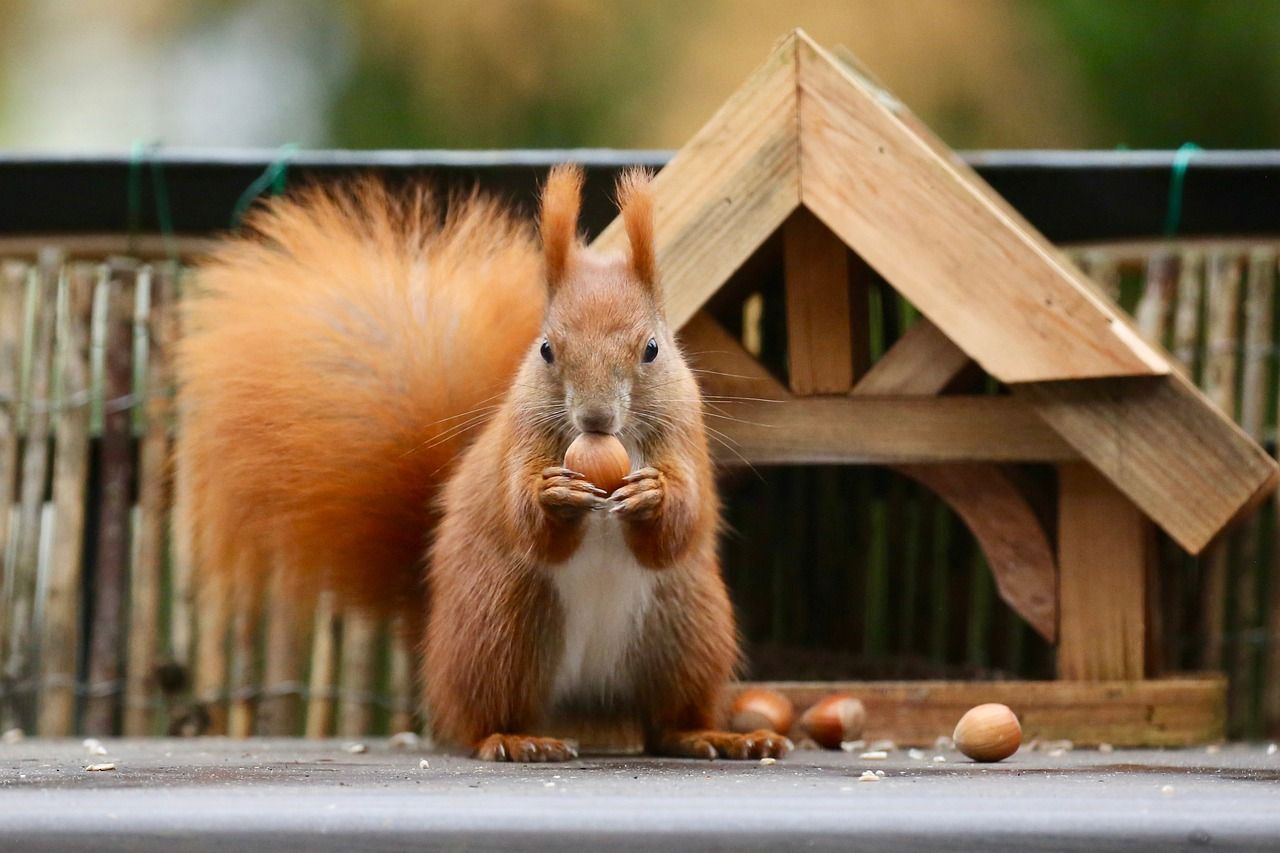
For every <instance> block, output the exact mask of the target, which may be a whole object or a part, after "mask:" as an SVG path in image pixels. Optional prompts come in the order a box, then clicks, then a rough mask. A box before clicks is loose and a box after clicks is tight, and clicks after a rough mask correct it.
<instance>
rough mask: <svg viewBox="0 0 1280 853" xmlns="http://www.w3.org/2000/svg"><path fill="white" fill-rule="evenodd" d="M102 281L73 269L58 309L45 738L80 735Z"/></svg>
mask: <svg viewBox="0 0 1280 853" xmlns="http://www.w3.org/2000/svg"><path fill="white" fill-rule="evenodd" d="M96 278H97V270H96V269H95V267H94V266H91V265H89V264H76V265H74V266H73V267H71V269H70V270H69V271H68V275H67V283H66V288H65V292H64V295H63V298H62V300H61V301H60V303H59V305H58V372H59V376H60V377H61V380H62V391H61V405H60V406H59V411H58V418H57V423H56V425H55V427H54V449H55V457H54V461H53V506H54V510H53V512H54V529H53V551H52V554H51V555H50V559H49V584H48V590H47V593H46V597H45V613H44V626H43V631H42V640H41V643H40V645H41V648H42V649H43V654H42V655H41V662H40V664H41V671H42V672H43V677H42V679H41V681H42V683H43V689H42V691H41V696H40V725H39V732H40V734H41V736H43V737H69V736H71V735H72V734H73V733H74V732H75V719H76V681H77V679H76V674H77V672H76V665H77V662H78V660H79V657H80V637H81V631H80V595H81V591H82V590H81V587H82V584H83V573H84V522H85V498H86V492H87V491H88V485H89V393H90V388H89V386H90V381H89V335H90V332H89V326H90V323H91V319H92V313H93V292H94V286H95V284H96ZM5 510H6V511H7V510H8V507H7V505H6V506H5Z"/></svg>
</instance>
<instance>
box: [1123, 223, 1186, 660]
mask: <svg viewBox="0 0 1280 853" xmlns="http://www.w3.org/2000/svg"><path fill="white" fill-rule="evenodd" d="M1178 266H1179V264H1178V256H1177V255H1176V254H1174V253H1173V252H1172V251H1170V250H1168V249H1164V248H1159V249H1156V250H1155V251H1153V252H1152V254H1151V255H1150V256H1149V257H1148V258H1147V266H1146V271H1145V275H1144V277H1143V286H1142V293H1141V295H1140V296H1139V298H1138V304H1137V307H1136V308H1135V309H1134V322H1135V324H1136V325H1137V327H1138V332H1139V333H1140V334H1141V335H1142V336H1143V337H1144V338H1146V339H1147V340H1148V341H1150V342H1152V343H1153V344H1156V345H1158V346H1163V345H1164V344H1166V343H1167V342H1169V341H1171V340H1172V323H1173V305H1174V298H1175V297H1176V296H1177V292H1178ZM1153 557H1154V555H1153ZM1164 568H1165V567H1163V566H1161V565H1160V563H1159V560H1158V559H1153V560H1152V561H1151V564H1150V568H1149V570H1148V572H1147V675H1148V676H1155V675H1156V674H1158V673H1160V672H1162V671H1164V669H1165V668H1166V667H1167V666H1168V665H1169V663H1170V662H1171V661H1173V660H1175V657H1176V654H1177V649H1176V646H1175V645H1174V642H1175V641H1176V637H1175V636H1174V634H1173V632H1174V631H1175V630H1176V629H1175V628H1173V626H1174V625H1181V624H1183V623H1182V620H1181V619H1180V618H1179V617H1178V614H1177V613H1176V612H1175V611H1176V608H1177V602H1178V601H1179V598H1178V597H1177V596H1178V594H1179V592H1180V591H1181V589H1182V586H1181V584H1180V583H1179V579H1178V577H1177V576H1176V575H1177V573H1173V576H1170V575H1171V573H1170V572H1168V571H1162V569H1164Z"/></svg>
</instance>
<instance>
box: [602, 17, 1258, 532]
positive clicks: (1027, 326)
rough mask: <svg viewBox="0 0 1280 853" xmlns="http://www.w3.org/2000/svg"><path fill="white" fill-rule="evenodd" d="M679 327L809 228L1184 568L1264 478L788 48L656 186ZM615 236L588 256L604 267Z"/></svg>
mask: <svg viewBox="0 0 1280 853" xmlns="http://www.w3.org/2000/svg"><path fill="white" fill-rule="evenodd" d="M654 190H655V200H656V210H655V235H656V244H657V253H658V262H659V265H660V268H661V269H662V273H663V279H664V287H665V294H666V302H667V313H668V318H669V320H670V321H671V322H672V323H673V324H674V325H675V326H683V325H684V324H685V323H686V322H687V321H689V320H690V319H691V318H692V317H693V316H694V315H695V313H696V312H697V311H698V310H699V309H700V308H701V307H702V306H703V305H704V304H705V303H706V301H707V300H708V299H709V298H710V297H711V296H712V295H713V294H714V293H715V292H716V291H717V290H718V289H719V288H720V287H721V286H722V285H723V284H724V283H725V282H726V281H727V280H728V278H729V277H730V275H732V274H733V272H734V271H735V270H737V269H738V267H739V266H741V265H742V263H743V262H744V261H745V260H746V259H747V258H748V257H750V256H751V254H752V253H753V252H754V251H755V250H756V249H757V248H758V247H759V246H760V245H761V244H762V243H763V242H764V241H765V240H766V239H768V238H769V237H770V236H771V235H772V234H773V233H774V232H775V231H776V230H777V229H778V228H779V227H780V226H781V225H782V224H783V222H784V220H786V219H787V218H788V217H789V216H791V214H792V213H794V212H795V211H796V210H797V209H798V208H802V207H803V208H807V209H808V210H809V211H811V212H812V213H813V214H814V215H815V216H816V217H817V218H818V219H819V220H820V221H821V222H822V223H823V224H824V225H825V226H826V227H827V228H829V229H830V230H831V231H832V232H833V233H834V234H835V235H837V236H838V237H839V238H840V239H841V240H842V241H843V242H844V243H845V244H846V245H847V246H848V247H849V248H851V249H852V250H854V251H855V252H857V253H858V255H860V256H861V257H862V258H863V259H864V260H866V261H867V262H868V263H869V264H870V265H871V266H872V267H874V268H875V269H876V270H877V272H879V273H880V274H881V276H883V278H884V279H885V280H886V281H887V282H889V284H891V285H892V286H893V287H894V288H896V289H897V290H899V291H900V292H901V293H902V294H903V295H904V296H905V297H906V298H907V299H909V300H910V301H911V302H912V303H913V304H914V305H915V306H916V307H918V308H919V309H920V311H921V312H922V313H923V314H924V315H925V316H926V317H928V318H929V320H931V321H932V322H933V324H934V325H936V326H937V328H938V329H939V330H940V331H941V332H942V333H943V334H944V335H945V336H946V337H947V338H949V339H950V340H951V341H952V342H954V343H955V344H956V345H957V346H958V347H959V348H960V349H961V350H963V352H964V353H966V354H967V355H968V356H969V357H970V358H972V359H973V360H975V361H976V362H977V363H978V364H979V365H981V366H982V368H983V369H985V370H986V371H987V372H988V373H990V374H991V375H992V376H995V377H996V378H997V379H999V380H1001V381H1002V382H1005V383H1008V384H1010V385H1011V386H1012V387H1013V388H1014V390H1015V394H1018V395H1021V396H1022V397H1023V398H1024V400H1025V401H1026V402H1027V403H1029V404H1030V405H1031V406H1032V407H1033V408H1034V409H1035V411H1036V412H1037V413H1038V414H1039V415H1040V417H1041V418H1042V419H1043V420H1044V421H1045V422H1046V423H1047V424H1048V425H1049V426H1050V427H1052V428H1053V429H1054V430H1055V431H1056V432H1058V434H1059V435H1060V436H1061V437H1062V438H1063V439H1065V441H1066V442H1067V443H1068V444H1070V445H1071V446H1072V447H1074V449H1075V451H1076V452H1078V453H1079V454H1080V455H1081V456H1083V457H1084V458H1085V459H1087V460H1088V461H1090V462H1091V463H1092V464H1093V465H1094V466H1095V467H1096V468H1098V470H1100V471H1101V472H1102V473H1103V474H1104V475H1106V476H1107V477H1108V478H1109V479H1111V481H1112V482H1114V483H1115V484H1116V486H1117V487H1118V488H1120V489H1121V490H1122V491H1123V492H1125V494H1127V495H1128V496H1129V497H1130V499H1132V500H1133V501H1134V502H1135V503H1136V504H1138V506H1139V507H1141V508H1142V509H1143V511H1144V512H1146V513H1147V514H1148V515H1149V516H1151V518H1153V519H1154V520H1155V521H1156V522H1157V523H1159V524H1160V525H1161V526H1162V527H1164V529H1165V530H1166V531H1168V532H1169V533H1170V535H1172V536H1173V537H1174V539H1176V540H1177V541H1178V542H1179V543H1181V544H1182V545H1183V546H1184V547H1186V548H1187V549H1188V550H1190V551H1193V552H1195V551H1199V550H1200V549H1201V548H1202V547H1203V546H1204V545H1205V544H1206V543H1207V542H1208V541H1209V540H1210V539H1211V538H1212V537H1213V536H1214V535H1216V533H1217V532H1218V531H1219V530H1220V529H1221V528H1222V527H1223V526H1224V525H1225V524H1226V523H1227V522H1228V521H1229V520H1230V519H1231V518H1232V517H1233V516H1235V515H1236V514H1238V513H1240V512H1241V511H1243V510H1244V509H1245V508H1246V507H1248V506H1250V505H1251V504H1252V503H1253V502H1254V501H1256V500H1258V499H1259V498H1260V497H1261V496H1262V495H1265V494H1266V493H1267V492H1268V491H1269V490H1270V489H1271V488H1273V487H1274V485H1275V481H1276V477H1277V468H1276V465H1275V463H1274V461H1273V460H1272V459H1271V458H1270V457H1269V456H1267V454H1266V453H1265V452H1264V451H1263V450H1262V449H1261V448H1260V447H1258V446H1257V445H1256V443H1254V442H1253V441H1252V440H1250V439H1249V438H1248V437H1247V436H1245V435H1244V433H1243V432H1241V431H1240V430H1239V429H1238V428H1237V427H1236V426H1235V424H1234V423H1232V422H1231V421H1230V420H1229V419H1228V418H1226V417H1225V416H1223V415H1222V414H1221V413H1219V412H1218V411H1217V409H1215V408H1214V407H1213V406H1212V405H1211V404H1210V403H1209V402H1208V401H1207V400H1206V399H1205V398H1204V397H1203V396H1202V395H1201V394H1200V393H1199V392H1198V391H1197V390H1196V389H1195V388H1194V387H1193V386H1192V385H1191V384H1190V383H1189V382H1188V381H1187V380H1186V379H1185V378H1183V377H1182V375H1181V374H1180V373H1178V372H1177V371H1176V370H1173V369H1171V363H1172V362H1171V359H1170V358H1169V357H1168V356H1167V355H1166V354H1165V353H1163V352H1162V351H1161V350H1160V349H1159V347H1158V346H1155V345H1153V344H1151V343H1148V342H1146V341H1144V340H1143V339H1142V338H1141V337H1140V336H1139V334H1138V333H1137V332H1136V330H1135V329H1134V327H1133V325H1132V323H1131V321H1130V320H1129V318H1128V317H1127V316H1126V315H1125V313H1124V312H1123V311H1122V310H1121V309H1119V308H1118V307H1117V306H1115V305H1114V304H1112V303H1111V301H1110V300H1109V299H1108V298H1107V297H1106V296H1105V295H1103V294H1102V293H1101V292H1100V291H1099V290H1098V289H1097V288H1096V287H1095V286H1094V285H1093V283H1092V282H1091V281H1090V280H1089V279H1088V278H1087V277H1086V276H1085V275H1084V274H1083V273H1082V272H1080V271H1079V270H1078V269H1076V268H1075V267H1074V266H1073V265H1072V264H1071V263H1070V262H1069V261H1068V260H1067V259H1066V258H1065V257H1064V256H1063V255H1062V253H1060V252H1059V251H1058V250H1057V249H1056V248H1055V247H1053V246H1052V245H1051V244H1050V243H1049V242H1048V241H1047V240H1046V239H1045V238H1044V237H1043V236H1041V235H1040V234H1039V233H1038V232H1037V231H1036V230H1035V229H1034V228H1032V227H1031V226H1030V225H1029V224H1028V223H1027V222H1026V221H1025V220H1024V219H1023V218H1022V217H1021V216H1020V215H1019V214H1018V213H1017V212H1016V211H1015V210H1014V209H1013V208H1012V207H1011V206H1010V205H1008V204H1007V203H1006V202H1005V201H1004V200H1003V199H1002V198H1001V197H1000V196H999V195H998V194H996V193H995V192H994V191H993V190H992V189H991V188H990V187H989V186H987V184H986V183H984V182H983V181H982V180H981V178H979V177H978V176H977V175H976V174H975V173H974V172H973V171H972V170H971V169H969V168H968V167H967V166H966V165H965V164H963V163H962V162H961V161H960V160H959V158H957V157H956V156H955V155H954V154H953V153H952V152H950V151H949V150H948V149H947V148H946V146H945V145H943V144H942V143H941V142H940V141H938V140H937V139H936V138H935V137H934V136H933V135H932V134H931V133H930V132H929V131H928V130H927V128H925V127H924V126H923V125H922V124H921V123H920V122H919V121H918V120H917V119H916V118H915V117H914V116H913V115H912V114H911V113H910V112H909V111H907V110H906V109H905V108H903V107H902V106H901V105H900V104H899V103H898V102H897V101H896V100H895V99H894V98H893V97H892V96H891V95H889V94H888V93H886V92H885V91H884V90H883V89H881V88H880V87H879V86H877V85H876V84H875V83H874V82H872V81H871V80H870V79H869V78H867V77H866V76H865V75H863V74H861V73H859V72H858V71H857V70H855V68H854V67H852V65H851V64H850V63H849V62H848V61H841V59H838V58H837V57H836V56H835V55H833V54H832V53H830V52H828V51H826V50H824V49H823V48H821V47H820V46H818V45H817V44H815V43H814V42H813V41H812V40H811V39H810V38H809V37H808V36H807V35H806V34H805V33H803V32H802V31H799V30H796V31H794V32H792V33H790V34H789V35H788V36H786V37H785V38H784V39H783V40H782V41H781V42H779V44H778V45H777V46H776V47H775V48H774V50H773V51H772V53H771V54H770V55H769V57H768V59H767V60H766V61H765V63H764V65H763V66H761V67H760V68H759V69H758V70H757V71H756V72H755V73H754V74H753V75H752V76H751V77H750V78H749V79H748V80H747V82H746V83H745V84H744V85H743V86H742V87H741V88H740V89H739V90H738V91H737V92H736V93H734V95H733V96H732V97H731V98H730V99H729V100H728V101H727V102H726V103H725V104H724V106H722V107H721V108H720V110H719V111H718V112H716V114H715V115H714V116H713V117H712V118H711V120H710V121H709V122H708V123H707V124H706V125H705V126H704V127H703V128H702V129H701V130H700V131H699V132H698V133H697V134H696V135H695V136H694V137H693V138H692V139H691V140H690V141H689V143H688V144H687V145H686V146H685V147H684V148H682V149H681V150H680V151H679V152H678V154H677V155H676V156H675V158H673V159H672V161H671V162H670V163H669V164H668V165H667V166H666V168H664V169H663V170H662V171H661V173H659V175H658V176H657V177H656V178H655V181H654ZM624 244H625V234H624V232H623V229H622V227H621V223H620V222H614V223H613V224H612V225H610V226H609V228H607V229H606V230H605V232H604V233H602V234H601V236H600V237H599V238H598V239H597V241H596V246H597V247H599V248H606V249H607V248H620V247H622V246H623V245H624Z"/></svg>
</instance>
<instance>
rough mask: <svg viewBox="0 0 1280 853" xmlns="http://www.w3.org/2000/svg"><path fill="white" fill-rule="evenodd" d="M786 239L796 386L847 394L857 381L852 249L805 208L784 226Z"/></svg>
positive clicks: (800, 390) (801, 390)
mask: <svg viewBox="0 0 1280 853" xmlns="http://www.w3.org/2000/svg"><path fill="white" fill-rule="evenodd" d="M782 240H783V269H784V275H785V279H784V281H785V290H786V304H787V368H788V371H787V372H788V379H789V380H790V384H791V390H792V391H794V392H795V393H797V394H800V395H802V396H803V395H809V394H844V393H846V392H847V391H848V390H849V388H850V386H852V385H853V328H852V326H851V323H850V320H851V316H852V315H851V313H850V302H849V262H848V261H849V250H848V249H847V248H846V247H845V245H844V243H843V242H841V240H840V238H839V237H837V236H835V235H834V234H832V233H831V231H830V229H828V228H827V226H825V225H823V224H822V223H821V222H819V221H818V220H817V218H815V217H814V215H813V214H812V213H810V212H809V211H807V210H805V209H804V208H800V209H798V210H797V211H796V212H795V213H793V214H791V218H790V219H788V220H787V221H786V224H784V225H783V226H782Z"/></svg>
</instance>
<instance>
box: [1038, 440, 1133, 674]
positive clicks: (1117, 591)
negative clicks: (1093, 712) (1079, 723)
mask: <svg viewBox="0 0 1280 853" xmlns="http://www.w3.org/2000/svg"><path fill="white" fill-rule="evenodd" d="M1152 547H1153V539H1152V535H1151V529H1150V521H1149V520H1148V519H1147V518H1146V516H1144V515H1143V514H1142V512H1141V511H1140V510H1139V509H1138V508H1137V507H1135V506H1134V505H1133V503H1132V502H1131V501H1130V500H1129V499H1128V498H1126V497H1125V496H1124V495H1122V494H1121V493H1120V492H1118V491H1117V490H1116V489H1115V487H1114V486H1112V485H1111V484H1110V483H1109V482H1108V481H1107V479H1106V478H1105V477H1103V476H1102V475H1101V474H1099V473H1098V472H1097V471H1096V470H1095V469H1094V468H1093V467H1092V466H1090V465H1088V464H1086V463H1082V462H1077V463H1073V464H1068V465H1061V466H1059V468H1058V596H1059V597H1058V605H1059V612H1058V677H1059V678H1060V679H1066V680H1073V681H1125V680H1131V679H1140V678H1142V677H1144V675H1145V674H1146V589H1147V578H1146V572H1147V564H1148V560H1150V559H1151V556H1152V551H1151V549H1152Z"/></svg>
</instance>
